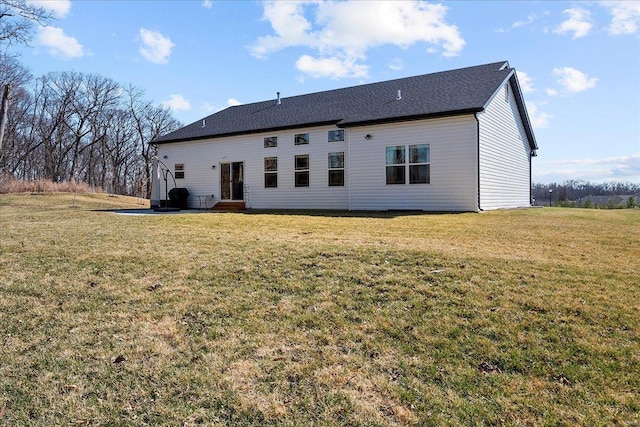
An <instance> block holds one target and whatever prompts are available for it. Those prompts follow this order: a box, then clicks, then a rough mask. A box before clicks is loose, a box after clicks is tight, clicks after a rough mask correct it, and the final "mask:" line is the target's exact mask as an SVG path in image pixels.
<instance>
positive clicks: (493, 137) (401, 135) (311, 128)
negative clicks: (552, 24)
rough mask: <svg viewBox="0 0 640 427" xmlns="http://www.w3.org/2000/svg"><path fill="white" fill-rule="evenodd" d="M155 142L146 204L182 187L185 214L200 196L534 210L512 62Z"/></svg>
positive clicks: (246, 111)
mask: <svg viewBox="0 0 640 427" xmlns="http://www.w3.org/2000/svg"><path fill="white" fill-rule="evenodd" d="M151 144H153V145H154V146H155V147H156V149H157V159H158V163H157V165H156V167H158V168H160V170H158V171H157V172H158V173H154V177H155V179H154V183H153V188H154V191H153V194H152V205H153V206H157V205H159V204H160V203H162V200H165V199H166V197H165V194H166V193H167V188H166V186H167V185H168V186H169V189H171V188H173V187H181V188H187V190H188V191H189V194H190V196H189V199H188V205H189V207H198V206H202V202H203V197H204V198H205V199H207V198H208V199H209V200H208V201H205V204H206V205H207V207H210V206H211V205H213V204H216V205H217V207H225V206H232V205H231V204H230V203H231V202H236V204H235V206H238V203H237V202H240V205H241V206H243V207H246V208H254V209H332V210H422V211H461V212H465V211H471V212H478V211H482V210H490V209H501V208H517V207H525V206H530V204H531V159H532V157H533V156H535V155H536V150H537V149H538V146H537V144H536V140H535V137H534V134H533V129H532V127H531V122H530V120H529V117H528V115H527V111H526V108H525V104H524V99H523V96H522V91H521V89H520V86H519V84H518V78H517V76H516V71H515V69H513V68H511V67H510V66H509V64H508V63H507V62H497V63H492V64H485V65H479V66H474V67H469V68H462V69H456V70H451V71H444V72H438V73H433V74H426V75H420V76H415V77H407V78H401V79H396V80H389V81H383V82H379V83H371V84H365V85H359V86H353V87H347V88H343V89H336V90H330V91H325V92H318V93H311V94H307V95H300V96H292V97H283V98H280V94H279V93H278V96H277V98H276V99H272V100H267V101H263V102H256V103H252V104H246V105H239V106H234V107H229V108H227V109H225V110H222V111H220V112H218V113H215V114H213V115H210V116H208V117H205V118H204V119H202V120H199V121H197V122H195V123H192V124H190V125H188V126H185V127H183V128H181V129H178V130H176V131H174V132H172V133H169V134H167V135H164V136H161V137H159V138H157V139H155V140H153V141H152V142H151ZM162 171H164V177H165V178H166V179H163V178H162V176H163V174H162V173H160V172H162ZM158 177H160V178H158Z"/></svg>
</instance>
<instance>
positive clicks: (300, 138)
mask: <svg viewBox="0 0 640 427" xmlns="http://www.w3.org/2000/svg"><path fill="white" fill-rule="evenodd" d="M293 143H294V144H295V145H307V144H308V143H309V134H308V133H299V134H297V135H296V136H295V137H294V139H293Z"/></svg>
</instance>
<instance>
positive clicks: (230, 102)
mask: <svg viewBox="0 0 640 427" xmlns="http://www.w3.org/2000/svg"><path fill="white" fill-rule="evenodd" d="M236 105H242V102H240V101H238V100H237V99H235V98H229V99H227V105H225V106H224V107H216V106H215V105H213V104H211V103H210V102H205V103H204V104H203V105H202V111H203V112H204V113H205V114H213V113H217V112H218V111H222V110H224V109H225V108H229V107H235V106H236Z"/></svg>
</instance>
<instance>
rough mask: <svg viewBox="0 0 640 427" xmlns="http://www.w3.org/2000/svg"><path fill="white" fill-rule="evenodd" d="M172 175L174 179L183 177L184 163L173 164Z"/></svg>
mask: <svg viewBox="0 0 640 427" xmlns="http://www.w3.org/2000/svg"><path fill="white" fill-rule="evenodd" d="M173 177H174V178H175V179H184V163H176V164H175V165H173Z"/></svg>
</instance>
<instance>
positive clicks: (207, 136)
mask: <svg viewBox="0 0 640 427" xmlns="http://www.w3.org/2000/svg"><path fill="white" fill-rule="evenodd" d="M338 122H339V121H338V120H331V121H323V122H313V123H304V124H293V125H287V126H276V127H270V128H260V129H246V130H241V131H237V132H225V133H216V134H203V135H195V136H192V137H183V138H175V139H165V140H160V141H158V140H153V141H151V142H150V143H149V144H150V145H163V144H172V143H178V142H190V141H202V140H205V139H218V138H226V137H230V136H241V135H255V134H258V133H267V132H277V131H281V130H291V129H300V128H303V127H314V126H327V125H337V123H338ZM338 127H340V126H338Z"/></svg>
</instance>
